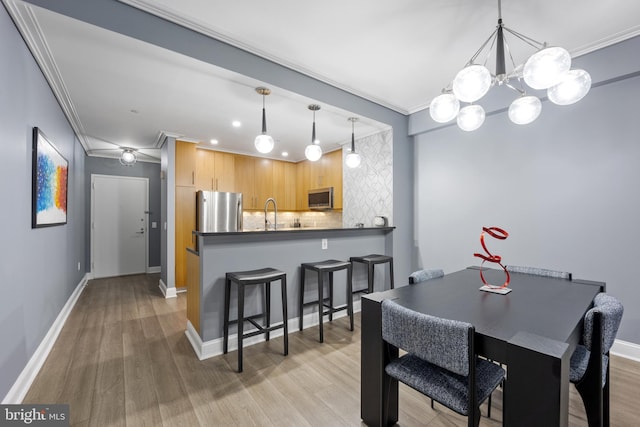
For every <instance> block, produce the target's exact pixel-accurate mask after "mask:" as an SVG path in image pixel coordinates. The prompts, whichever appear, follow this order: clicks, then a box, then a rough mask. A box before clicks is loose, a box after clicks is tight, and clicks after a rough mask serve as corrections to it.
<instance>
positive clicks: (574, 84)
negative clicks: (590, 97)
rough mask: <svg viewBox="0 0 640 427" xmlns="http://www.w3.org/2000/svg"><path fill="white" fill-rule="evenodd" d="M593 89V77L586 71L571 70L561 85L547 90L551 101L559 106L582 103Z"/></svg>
mask: <svg viewBox="0 0 640 427" xmlns="http://www.w3.org/2000/svg"><path fill="white" fill-rule="evenodd" d="M590 89H591V76H590V75H589V73H587V72H586V71H585V70H569V71H567V72H566V73H565V75H564V76H563V78H562V80H561V81H560V83H558V84H557V85H555V86H551V87H550V88H549V89H547V96H548V97H549V100H550V101H551V102H553V103H554V104H558V105H570V104H573V103H576V102H578V101H580V100H581V99H582V98H584V96H585V95H586V94H587V93H588V92H589V90H590Z"/></svg>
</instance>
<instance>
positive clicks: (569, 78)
mask: <svg viewBox="0 0 640 427" xmlns="http://www.w3.org/2000/svg"><path fill="white" fill-rule="evenodd" d="M505 32H506V33H509V34H510V35H512V36H514V37H516V38H517V39H519V40H521V41H523V42H524V43H526V44H528V45H529V46H532V47H534V48H535V49H536V50H537V51H536V52H535V53H534V54H533V55H531V56H530V57H529V58H528V59H527V61H525V62H524V64H520V65H516V63H515V61H514V60H513V55H512V52H511V50H510V48H509V45H508V44H507V41H506V39H505ZM493 46H495V47H496V53H495V55H496V68H495V74H491V72H490V71H489V69H488V68H487V67H486V66H485V64H486V63H487V60H488V59H489V57H490V56H491V50H492V48H493ZM485 48H486V58H485V60H484V63H483V64H479V63H478V62H477V59H478V57H479V56H480V54H481V53H482V52H483V51H485ZM505 52H506V53H508V55H509V58H510V59H511V65H512V67H513V68H512V70H511V71H510V72H509V73H507V68H506V57H505ZM570 68H571V56H570V55H569V52H567V51H566V50H565V49H563V48H561V47H548V46H547V43H540V42H538V41H536V40H534V39H532V38H530V37H527V36H525V35H523V34H521V33H518V32H517V31H514V30H512V29H510V28H508V27H505V26H504V24H503V23H502V1H501V0H498V25H497V27H496V29H495V31H494V32H493V33H492V34H491V35H490V36H489V38H488V39H487V40H486V41H485V42H484V43H483V44H482V46H480V49H478V51H477V52H476V53H475V54H474V55H473V56H472V57H471V59H470V60H469V61H468V62H467V65H465V67H464V68H463V69H462V70H460V71H459V72H458V74H457V75H456V77H455V78H454V79H453V81H452V82H451V83H450V84H449V86H448V87H446V88H444V89H443V90H442V94H441V95H439V96H437V97H435V98H434V99H433V100H432V101H431V104H430V106H429V114H430V115H431V118H432V119H433V120H435V121H436V122H438V123H446V122H449V121H451V120H453V119H454V118H455V119H457V123H458V126H459V127H460V128H461V129H463V130H465V131H473V130H476V129H478V128H479V127H480V126H481V125H482V123H483V122H484V118H485V112H484V109H483V108H482V106H480V105H477V104H472V103H474V102H476V101H478V100H479V99H480V98H482V97H483V96H484V95H486V94H487V92H489V90H490V89H491V88H492V87H494V86H503V85H504V86H506V87H508V88H510V89H512V90H514V91H516V92H518V93H519V94H520V96H519V97H518V98H516V99H515V101H513V103H512V104H511V105H510V107H509V118H510V119H511V121H512V122H514V123H516V124H520V125H524V124H528V123H531V122H533V121H534V120H535V119H537V118H538V116H539V115H540V112H541V111H542V103H541V102H540V99H539V98H538V97H536V96H533V95H529V94H527V91H526V89H525V85H524V84H523V81H524V83H526V85H527V86H528V87H529V88H531V89H535V90H544V89H546V90H547V96H548V97H549V100H550V101H551V102H553V103H555V104H558V105H569V104H573V103H575V102H578V101H579V100H581V99H582V98H583V97H584V96H585V95H586V94H587V92H589V89H590V88H591V76H589V73H587V72H586V71H584V70H571V69H570ZM516 84H517V85H518V86H519V87H516V86H515V85H516ZM460 102H466V103H469V104H472V105H469V106H467V107H464V108H460Z"/></svg>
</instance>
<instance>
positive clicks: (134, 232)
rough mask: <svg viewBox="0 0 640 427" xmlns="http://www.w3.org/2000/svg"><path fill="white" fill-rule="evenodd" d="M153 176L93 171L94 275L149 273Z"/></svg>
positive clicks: (92, 254) (92, 251)
mask: <svg viewBox="0 0 640 427" xmlns="http://www.w3.org/2000/svg"><path fill="white" fill-rule="evenodd" d="M148 194H149V180H148V179H147V178H134V177H123V176H112V175H91V267H92V268H91V271H92V272H93V277H96V278H98V277H112V276H122V275H126V274H137V273H145V272H146V269H147V246H148V243H147V211H148V206H149V199H148Z"/></svg>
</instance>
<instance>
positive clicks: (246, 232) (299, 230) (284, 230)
mask: <svg viewBox="0 0 640 427" xmlns="http://www.w3.org/2000/svg"><path fill="white" fill-rule="evenodd" d="M394 229H395V227H341V228H321V227H298V228H293V227H285V228H278V229H276V230H264V229H255V230H243V231H230V232H215V233H210V232H202V231H194V232H193V234H195V235H197V236H231V235H249V234H250V235H255V234H274V233H314V232H315V233H317V232H327V231H330V232H340V231H349V232H352V231H360V230H362V231H371V230H379V231H392V230H394Z"/></svg>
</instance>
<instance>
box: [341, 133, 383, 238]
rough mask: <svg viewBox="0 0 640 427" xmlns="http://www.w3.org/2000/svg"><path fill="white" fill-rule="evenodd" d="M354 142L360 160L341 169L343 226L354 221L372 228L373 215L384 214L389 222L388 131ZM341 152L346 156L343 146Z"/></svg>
mask: <svg viewBox="0 0 640 427" xmlns="http://www.w3.org/2000/svg"><path fill="white" fill-rule="evenodd" d="M355 144H356V152H358V153H360V156H361V158H362V162H361V163H360V166H359V167H357V168H354V169H351V168H348V167H344V168H343V173H342V186H343V201H342V208H343V209H342V210H343V212H344V215H343V223H344V227H354V226H355V224H356V223H363V224H364V226H365V227H372V226H373V219H374V217H376V216H386V217H387V219H388V221H389V225H393V133H392V130H391V129H389V130H385V131H382V132H380V133H377V134H374V135H371V136H367V137H364V138H361V139H356V141H355ZM342 151H343V154H342V155H343V156H345V157H346V155H347V153H348V152H349V151H348V150H347V146H345V147H344V149H343V150H342ZM343 164H344V161H343Z"/></svg>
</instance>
